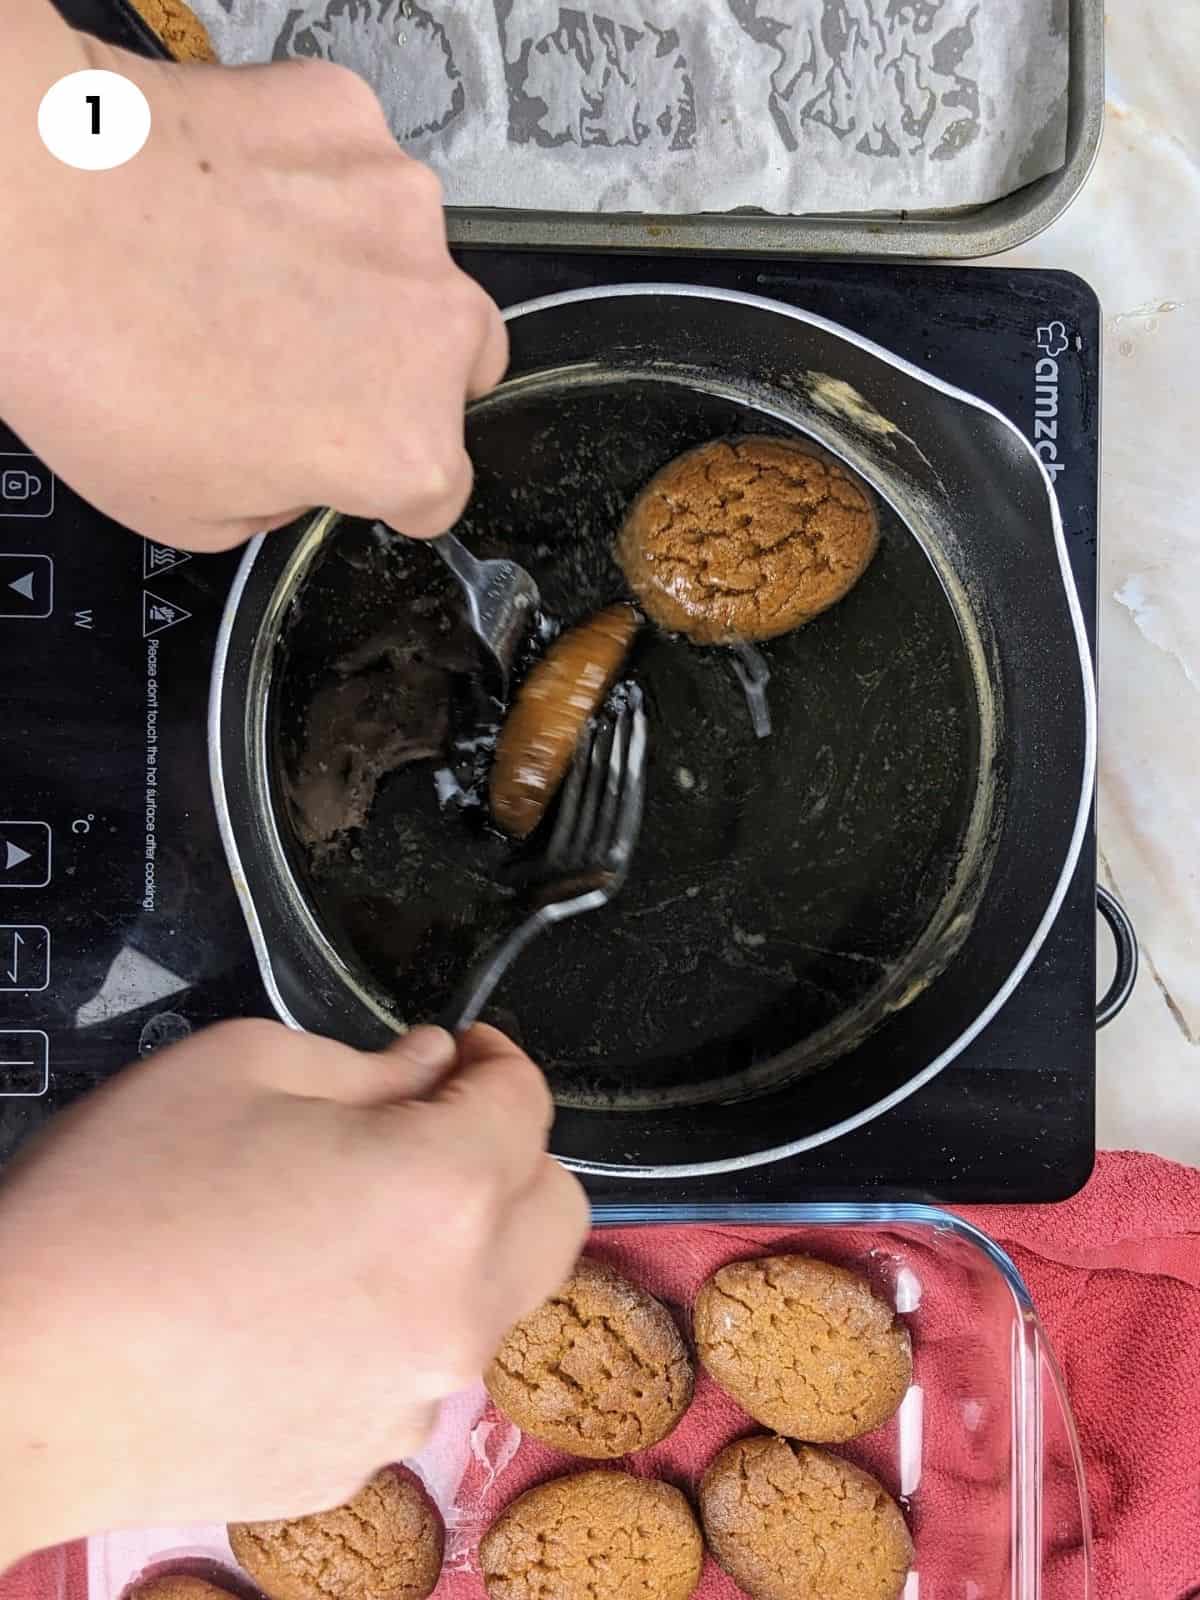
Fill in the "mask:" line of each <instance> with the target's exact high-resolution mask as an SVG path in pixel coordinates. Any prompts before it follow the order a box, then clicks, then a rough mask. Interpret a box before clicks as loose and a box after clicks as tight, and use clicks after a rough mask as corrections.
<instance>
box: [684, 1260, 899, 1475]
mask: <svg viewBox="0 0 1200 1600" xmlns="http://www.w3.org/2000/svg"><path fill="white" fill-rule="evenodd" d="M695 1334H696V1353H697V1355H698V1356H699V1357H700V1360H701V1361H702V1362H703V1364H704V1366H705V1368H706V1369H707V1370H708V1371H709V1372H710V1373H711V1374H712V1376H713V1377H714V1378H715V1379H716V1380H717V1382H718V1383H719V1384H720V1385H721V1387H722V1388H723V1389H724V1390H726V1392H727V1393H729V1394H731V1395H732V1396H733V1398H734V1399H735V1400H736V1401H737V1403H738V1404H739V1405H740V1406H741V1407H742V1409H743V1410H744V1411H746V1412H748V1413H749V1415H750V1416H752V1417H753V1418H754V1420H755V1421H756V1422H761V1423H762V1424H763V1426H764V1427H766V1428H773V1429H774V1430H775V1432H776V1433H783V1434H787V1435H788V1436H789V1437H790V1438H793V1439H808V1440H812V1441H814V1442H815V1443H818V1444H833V1443H837V1442H839V1441H841V1440H845V1439H856V1438H857V1437H858V1436H859V1434H861V1433H869V1432H870V1431H871V1429H872V1428H878V1427H879V1426H880V1424H881V1423H883V1422H886V1421H887V1419H888V1418H889V1417H890V1416H891V1415H892V1413H893V1412H894V1411H895V1410H896V1408H897V1406H898V1405H899V1404H900V1402H901V1400H903V1398H904V1394H905V1391H906V1390H907V1388H908V1385H909V1383H910V1381H911V1379H912V1345H911V1342H910V1340H909V1336H908V1329H907V1328H905V1327H903V1326H902V1324H901V1323H900V1322H899V1321H898V1320H897V1318H896V1315H895V1313H894V1312H893V1310H892V1308H891V1306H889V1305H887V1304H885V1302H884V1301H882V1300H880V1299H879V1298H878V1296H877V1295H875V1294H874V1293H873V1292H872V1290H871V1287H870V1285H869V1284H868V1283H867V1282H866V1281H865V1279H863V1278H860V1277H859V1276H858V1274H857V1273H854V1272H848V1271H847V1270H846V1269H845V1268H844V1267H835V1266H833V1265H832V1264H831V1263H830V1262H828V1261H814V1260H813V1259H812V1258H811V1257H810V1256H795V1255H788V1256H764V1257H762V1258H761V1259H759V1260H757V1261H735V1262H733V1263H732V1264H731V1265H729V1266H727V1267H721V1268H720V1270H719V1271H717V1272H715V1273H714V1274H713V1275H712V1277H711V1278H709V1280H708V1281H707V1283H705V1284H703V1285H702V1287H701V1289H700V1293H699V1294H698V1295H697V1296H696V1308H695Z"/></svg>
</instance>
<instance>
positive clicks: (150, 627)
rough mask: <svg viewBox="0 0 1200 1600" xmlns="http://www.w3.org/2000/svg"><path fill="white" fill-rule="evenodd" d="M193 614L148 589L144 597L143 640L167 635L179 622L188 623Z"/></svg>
mask: <svg viewBox="0 0 1200 1600" xmlns="http://www.w3.org/2000/svg"><path fill="white" fill-rule="evenodd" d="M191 614H192V613H191V612H190V611H185V610H184V609H183V607H182V606H173V605H172V604H171V602H170V601H169V600H164V599H163V598H162V597H161V596H160V595H157V594H151V592H150V590H149V589H147V590H145V592H144V593H143V595H142V638H143V639H152V638H153V637H154V635H155V634H156V633H165V632H166V631H167V629H168V628H173V627H174V626H175V624H176V623H177V622H186V621H187V619H188V618H189V617H190V616H191Z"/></svg>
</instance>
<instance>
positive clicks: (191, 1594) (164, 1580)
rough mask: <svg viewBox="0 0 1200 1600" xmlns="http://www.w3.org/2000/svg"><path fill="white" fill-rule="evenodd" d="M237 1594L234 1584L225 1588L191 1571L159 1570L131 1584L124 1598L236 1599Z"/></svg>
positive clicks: (146, 1599)
mask: <svg viewBox="0 0 1200 1600" xmlns="http://www.w3.org/2000/svg"><path fill="white" fill-rule="evenodd" d="M235 1595H236V1590H235V1589H234V1588H233V1586H232V1585H231V1586H230V1587H229V1588H228V1589H225V1588H222V1586H221V1585H220V1584H219V1583H212V1582H211V1581H210V1580H209V1579H208V1578H200V1577H197V1576H195V1575H194V1574H193V1573H190V1572H159V1573H155V1574H154V1576H153V1577H149V1578H139V1579H138V1580H137V1582H136V1583H134V1584H131V1585H130V1587H129V1588H128V1589H126V1591H125V1594H124V1597H123V1600H234V1596H235Z"/></svg>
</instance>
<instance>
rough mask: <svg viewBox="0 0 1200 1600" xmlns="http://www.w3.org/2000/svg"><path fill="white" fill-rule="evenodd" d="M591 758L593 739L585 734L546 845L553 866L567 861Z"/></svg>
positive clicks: (548, 861) (578, 746) (561, 865)
mask: <svg viewBox="0 0 1200 1600" xmlns="http://www.w3.org/2000/svg"><path fill="white" fill-rule="evenodd" d="M590 758H591V741H590V740H589V739H588V738H587V736H586V735H585V736H584V737H583V738H581V739H580V741H579V743H578V745H577V746H576V748H575V759H574V760H573V761H572V763H571V771H570V773H569V774H568V776H567V781H566V783H565V785H564V786H563V793H562V799H561V800H560V801H559V802H558V815H557V816H556V817H555V819H554V831H553V833H552V834H551V835H550V843H549V845H548V846H547V847H546V861H547V863H548V864H549V865H550V866H552V867H556V868H557V867H563V866H565V865H566V863H567V860H568V846H569V845H570V843H571V839H572V837H573V835H574V833H575V824H576V822H577V821H578V820H579V802H580V800H581V799H582V797H583V784H584V779H585V778H586V777H587V771H588V762H589V760H590Z"/></svg>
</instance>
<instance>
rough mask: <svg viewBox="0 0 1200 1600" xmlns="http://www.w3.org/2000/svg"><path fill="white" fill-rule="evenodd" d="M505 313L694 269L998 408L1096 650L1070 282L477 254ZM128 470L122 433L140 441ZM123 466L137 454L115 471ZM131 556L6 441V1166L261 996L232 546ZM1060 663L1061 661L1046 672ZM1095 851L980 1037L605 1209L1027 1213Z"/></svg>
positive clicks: (116, 531)
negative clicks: (843, 1112)
mask: <svg viewBox="0 0 1200 1600" xmlns="http://www.w3.org/2000/svg"><path fill="white" fill-rule="evenodd" d="M461 261H462V264H463V266H464V267H465V268H466V270H467V271H469V272H471V273H472V274H473V275H474V276H475V277H477V278H478V279H479V281H480V282H481V283H482V284H483V285H484V286H485V287H486V288H487V289H488V290H489V291H490V292H491V293H492V294H493V295H494V296H495V297H496V298H497V299H498V300H499V301H500V302H501V303H502V304H505V305H510V304H514V303H516V302H518V301H522V300H528V299H531V298H534V297H536V296H540V295H544V294H549V293H554V292H557V291H561V290H566V289H576V288H582V287H587V286H591V285H595V284H602V283H616V282H637V281H650V280H654V281H663V280H664V279H670V280H673V281H686V282H690V283H699V284H707V285H714V286H718V287H723V288H733V289H738V290H743V291H747V292H749V293H753V294H757V295H765V296H769V297H772V298H775V299H778V300H781V301H784V302H786V303H788V304H790V305H795V306H800V307H803V308H805V309H806V310H809V311H812V312H815V313H818V314H820V315H821V316H824V317H827V318H830V319H831V320H833V321H835V322H840V323H842V324H844V325H845V326H847V327H848V328H850V329H853V330H855V331H857V332H859V333H861V334H864V335H865V336H867V337H868V338H871V339H874V340H876V341H877V342H879V343H880V344H882V345H885V346H886V347H887V348H889V349H890V350H892V351H894V352H895V353H897V354H898V355H901V356H903V357H905V358H907V359H908V360H909V361H911V362H913V363H914V364H915V365H917V366H918V367H920V368H922V369H924V370H927V371H929V372H930V373H932V374H934V375H936V376H938V377H940V378H943V379H945V380H947V381H948V382H950V383H952V384H956V385H958V386H960V387H962V388H964V389H967V390H969V391H971V392H973V393H975V394H977V395H979V396H980V397H981V398H983V399H984V400H987V401H990V402H991V404H993V405H994V406H996V407H997V408H998V409H1000V410H1001V411H1003V412H1004V413H1005V414H1006V415H1007V416H1009V417H1010V418H1011V419H1012V420H1013V421H1014V422H1015V423H1016V425H1017V426H1018V427H1019V428H1020V429H1021V430H1022V431H1023V432H1024V433H1025V434H1026V436H1027V437H1028V438H1029V439H1030V440H1031V441H1032V442H1033V444H1034V447H1035V449H1036V450H1037V451H1038V453H1039V455H1040V456H1041V457H1042V460H1043V461H1044V463H1045V465H1046V467H1047V470H1048V471H1049V473H1050V475H1051V477H1052V478H1053V480H1054V484H1055V489H1056V492H1057V494H1058V497H1059V501H1060V505H1061V508H1062V514H1063V522H1064V526H1065V530H1066V537H1067V542H1068V548H1069V554H1070V559H1071V565H1072V570H1073V573H1074V577H1075V582H1076V585H1077V588H1078V592H1079V597H1080V601H1081V605H1082V609H1083V613H1084V616H1085V619H1086V622H1087V627H1088V632H1089V638H1090V640H1091V642H1092V645H1093V650H1094V646H1095V602H1096V558H1097V549H1096V540H1097V479H1098V412H1099V378H1100V373H1099V363H1100V319H1099V309H1098V306H1097V302H1096V299H1095V296H1094V295H1093V293H1092V291H1091V290H1090V289H1089V288H1088V286H1087V285H1086V284H1085V283H1083V282H1082V281H1081V280H1079V279H1078V278H1075V277H1072V276H1070V275H1069V274H1066V273H1058V272H1047V271H1018V270H1009V269H995V268H964V267H957V266H955V267H950V266H946V267H942V266H928V265H911V266H910V265H892V264H886V265H884V264H873V263H813V262H804V261H797V262H786V261H780V260H779V259H778V258H772V259H771V260H769V261H767V260H753V259H737V258H729V257H721V258H713V259H705V258H697V257H685V258H677V257H664V256H663V255H661V254H657V255H654V254H649V255H646V256H635V255H620V256H617V255H595V254H586V255H585V254H565V253H541V252H523V251H514V252H494V251H470V252H465V253H463V255H462V256H461ZM130 449H131V451H132V452H133V453H134V454H135V455H136V444H133V443H131V445H130ZM134 464H135V465H136V463H134ZM158 535H159V537H158V540H157V542H144V541H142V540H140V539H138V538H136V537H134V536H133V535H132V534H130V533H128V532H127V531H126V530H124V529H122V528H120V527H118V526H116V525H115V524H113V523H112V522H110V521H109V520H108V519H107V518H105V517H103V516H102V515H101V514H100V513H98V512H97V511H95V510H94V509H93V508H91V507H90V506H88V505H86V504H85V503H84V502H83V501H82V500H80V499H79V497H78V496H76V495H75V494H73V493H72V491H71V490H70V489H69V488H68V487H67V485H65V484H63V483H62V482H60V481H59V480H57V479H56V477H55V476H54V473H53V471H52V470H51V468H50V466H49V465H48V464H47V463H46V462H43V461H40V460H38V459H36V458H35V457H33V456H32V455H31V454H30V453H29V452H28V451H27V450H26V449H25V447H24V445H23V444H22V442H21V441H20V440H19V439H18V438H16V437H15V436H13V435H12V434H11V433H9V432H7V431H3V432H2V433H0V662H2V664H3V673H4V693H3V696H2V701H3V706H4V746H5V751H6V760H5V763H4V772H3V776H2V778H0V1159H3V1158H4V1157H5V1156H7V1155H8V1154H10V1153H11V1152H12V1151H13V1150H14V1149H15V1148H16V1147H17V1146H18V1145H19V1144H20V1143H21V1141H22V1140H23V1139H24V1138H25V1137H26V1136H27V1135H28V1134H29V1133H30V1132H31V1131H32V1130H33V1129H35V1128H36V1127H38V1126H39V1125H40V1124H41V1123H43V1122H44V1121H45V1119H46V1118H47V1117H49V1116H51V1115H52V1114H53V1113H54V1112H55V1111H56V1110H58V1109H60V1108H61V1107H63V1106H64V1105H66V1104H68V1103H69V1102H70V1101H71V1100H73V1099H74V1098H75V1097H76V1096H78V1095H79V1094H81V1093H84V1092H85V1091H87V1090H88V1089H90V1088H92V1087H93V1086H94V1085H96V1084H97V1083H99V1082H101V1081H102V1080H104V1079H105V1078H106V1077H108V1076H109V1075H111V1074H112V1073H114V1072H116V1071H117V1070H119V1069H120V1068H121V1067H122V1066H123V1065H124V1064H125V1063H127V1062H130V1061H133V1060H135V1059H137V1058H138V1057H139V1056H140V1055H145V1054H147V1053H148V1052H150V1051H152V1050H154V1049H156V1048H158V1047H159V1046H161V1045H163V1044H165V1043H168V1042H170V1041H172V1040H175V1039H179V1038H182V1037H185V1036H186V1035H187V1034H189V1033H190V1032H192V1031H193V1030H194V1029H197V1028H201V1027H203V1026H204V1025H205V1024H207V1023H209V1022H212V1021H215V1020H217V1019H218V1018H222V1017H229V1016H236V1015H269V1014H270V1005H269V1002H268V1000H267V997H266V994H265V993H264V990H263V988H262V985H261V983H260V981H259V976H258V970H257V967H256V964H255V959H254V955H253V952H252V949H251V945H250V940H249V937H248V935H247V933H246V930H245V927H244V924H243V921H242V917H241V912H240V910H239V906H238V902H237V900H236V897H235V895H234V891H233V888H232V885H231V882H230V880H229V875H228V872H227V869H226V865H225V859H224V855H223V853H222V850H221V845H220V841H219V838H218V833H217V826H216V821H215V817H214V813H213V807H212V804H211V800H210V797H209V783H208V762H207V749H206V711H207V700H208V687H209V674H210V666H211V661H212V655H213V647H214V641H215V637H216V632H217V627H218V622H219V619H220V615H221V611H222V607H223V604H224V600H225V596H226V593H227V591H228V589H229V586H230V583H231V581H232V578H233V574H234V571H235V569H236V566H237V563H238V560H239V556H238V554H237V553H236V552H234V553H232V554H229V555H223V556H207V557H206V556H197V555H189V554H187V553H186V552H183V551H180V550H178V549H176V548H175V547H174V546H173V544H172V542H171V529H170V528H169V527H163V528H162V529H160V530H158ZM1064 665H1065V664H1064ZM1095 906H1096V874H1095V836H1094V832H1093V833H1091V834H1090V835H1089V838H1088V840H1087V841H1086V842H1085V846H1084V849H1083V852H1082V854H1081V857H1080V861H1079V864H1078V867H1077V869H1076V871H1075V874H1074V877H1073V879H1072V881H1071V885H1070V888H1069V891H1068V893H1067V896H1066V899H1065V901H1064V904H1063V907H1062V910H1061V912H1060V914H1059V916H1058V918H1057V921H1056V922H1055V924H1054V927H1053V928H1052V930H1051V932H1050V935H1049V937H1048V938H1047V940H1046V942H1045V945H1044V947H1043V949H1042V951H1041V953H1040V954H1039V956H1038V958H1037V960H1036V961H1035V963H1034V965H1033V967H1032V969H1031V970H1030V972H1029V973H1028V975H1027V976H1026V978H1025V979H1024V981H1023V983H1022V984H1021V985H1020V987H1019V989H1018V990H1017V991H1016V993H1015V994H1014V996H1013V997H1012V999H1011V1000H1010V1001H1009V1002H1008V1004H1007V1005H1006V1006H1005V1007H1004V1009H1003V1010H1002V1011H1001V1013H1000V1014H999V1016H998V1017H997V1018H996V1019H995V1020H994V1021H993V1023H992V1024H991V1026H990V1027H988V1028H987V1029H986V1030H985V1031H984V1033H983V1034H982V1035H981V1036H980V1037H979V1038H978V1039H977V1040H976V1041H975V1042H974V1043H973V1044H972V1045H971V1046H970V1047H969V1048H968V1049H967V1050H966V1051H964V1053H963V1054H962V1055H960V1056H959V1057H958V1058H957V1059H956V1060H955V1061H954V1062H953V1063H952V1064H951V1065H950V1066H948V1067H947V1068H946V1069H945V1070H944V1071H943V1072H942V1073H941V1074H940V1076H939V1077H937V1078H936V1079H935V1080H934V1081H933V1082H932V1083H930V1084H928V1085H926V1086H925V1087H924V1088H923V1089H921V1090H919V1091H918V1092H917V1093H916V1094H914V1095H913V1096H911V1097H910V1098H909V1099H908V1100H906V1101H904V1102H903V1103H902V1104H901V1105H899V1106H898V1107H896V1108H894V1109H893V1110H891V1111H890V1112H888V1113H887V1114H886V1115H885V1116H883V1117H882V1118H880V1119H878V1120H877V1121H875V1122H873V1123H870V1124H868V1125H867V1126H866V1127H864V1128H861V1129H859V1130H857V1131H856V1132H854V1133H853V1134H851V1135H848V1136H846V1137H844V1138H842V1139H840V1140H837V1141H835V1142H833V1143H831V1144H828V1145H825V1146H822V1147H820V1148H818V1149H816V1150H811V1151H809V1152H807V1153H806V1154H804V1155H803V1156H802V1157H798V1158H796V1159H794V1160H791V1161H787V1162H783V1163H778V1164H776V1165H774V1166H768V1167H761V1168H756V1169H754V1170H752V1171H749V1172H746V1173H742V1174H738V1173H733V1174H725V1175H721V1176H716V1177H712V1178H704V1179H688V1180H685V1181H682V1182H681V1181H675V1182H671V1181H666V1180H664V1181H662V1182H657V1181H655V1182H645V1181H638V1180H629V1181H626V1182H624V1183H621V1182H617V1181H615V1180H610V1179H604V1180H596V1182H595V1183H594V1184H593V1185H592V1187H593V1189H594V1192H595V1193H596V1195H597V1197H598V1198H603V1199H605V1200H608V1201H615V1200H620V1199H622V1198H634V1197H636V1198H638V1199H642V1200H654V1199H662V1198H672V1199H682V1198H685V1197H686V1198H689V1199H697V1200H723V1199H728V1200H752V1199H757V1200H789V1201H792V1200H800V1199H810V1200H815V1199H828V1200H837V1199H850V1198H858V1199H861V1198H873V1199H886V1198H895V1199H914V1198H919V1199H926V1200H935V1201H940V1202H954V1201H959V1202H979V1201H1040V1200H1052V1199H1056V1198H1061V1197H1063V1196H1065V1195H1067V1194H1069V1193H1071V1192H1073V1191H1074V1190H1075V1189H1076V1188H1078V1187H1079V1186H1080V1185H1081V1184H1082V1182H1083V1181H1084V1180H1085V1179H1086V1177H1087V1175H1088V1172H1089V1171H1090V1169H1091V1164H1092V1160H1093V1155H1094V1128H1093V1124H1094V1089H1095V958H1096V917H1095Z"/></svg>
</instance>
